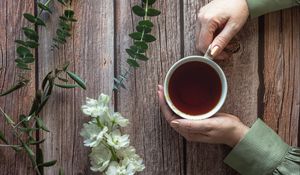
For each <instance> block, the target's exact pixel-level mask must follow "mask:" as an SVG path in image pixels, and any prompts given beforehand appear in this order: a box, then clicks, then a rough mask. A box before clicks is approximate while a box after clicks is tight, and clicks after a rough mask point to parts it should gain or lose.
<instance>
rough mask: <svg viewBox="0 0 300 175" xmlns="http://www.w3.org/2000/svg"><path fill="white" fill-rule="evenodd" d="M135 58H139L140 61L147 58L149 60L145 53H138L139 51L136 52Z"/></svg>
mask: <svg viewBox="0 0 300 175" xmlns="http://www.w3.org/2000/svg"><path fill="white" fill-rule="evenodd" d="M136 58H137V59H139V60H142V61H147V60H149V58H148V57H146V56H145V55H143V54H140V53H138V54H136Z"/></svg>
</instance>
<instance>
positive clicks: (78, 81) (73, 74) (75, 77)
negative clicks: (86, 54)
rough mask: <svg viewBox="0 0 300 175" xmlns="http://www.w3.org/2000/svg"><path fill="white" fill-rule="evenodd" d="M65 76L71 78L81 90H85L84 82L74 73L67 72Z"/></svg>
mask: <svg viewBox="0 0 300 175" xmlns="http://www.w3.org/2000/svg"><path fill="white" fill-rule="evenodd" d="M67 74H68V75H69V77H70V78H72V79H73V80H74V81H75V82H76V83H77V84H78V85H79V86H80V87H82V89H86V85H85V82H84V81H83V80H82V79H81V78H80V77H79V76H78V75H76V74H75V73H73V72H70V71H67Z"/></svg>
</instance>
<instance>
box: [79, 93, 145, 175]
mask: <svg viewBox="0 0 300 175" xmlns="http://www.w3.org/2000/svg"><path fill="white" fill-rule="evenodd" d="M109 100H110V99H109V96H107V95H105V94H101V95H100V96H99V98H98V100H95V99H90V98H87V99H86V104H85V105H83V106H82V107H81V109H82V112H83V113H84V114H85V115H88V116H90V117H91V121H89V122H88V123H85V124H83V129H82V131H81V133H80V135H81V136H82V137H83V138H84V146H87V147H91V148H92V151H91V153H90V155H89V157H90V160H91V170H92V171H95V172H103V174H105V175H133V174H135V172H140V171H143V169H144V168H145V166H144V164H143V160H142V159H141V158H140V156H139V155H137V154H136V151H135V149H134V147H132V146H130V145H129V143H130V140H129V135H127V134H124V135H122V133H121V131H120V130H119V129H120V127H125V126H127V125H128V123H129V122H128V119H126V118H124V117H123V116H122V115H121V114H120V113H118V112H112V110H110V108H109V107H108V104H109Z"/></svg>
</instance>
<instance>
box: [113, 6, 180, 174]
mask: <svg viewBox="0 0 300 175" xmlns="http://www.w3.org/2000/svg"><path fill="white" fill-rule="evenodd" d="M137 3H140V1H139V0H132V1H128V0H119V1H116V24H115V25H116V33H117V36H116V53H117V54H116V61H117V68H118V69H117V70H118V73H120V70H124V69H125V68H126V67H127V63H126V59H127V54H126V52H125V49H126V48H127V47H129V46H130V44H131V42H132V41H131V39H129V37H128V34H129V33H131V32H132V31H134V28H135V25H136V24H137V21H138V20H139V19H140V18H139V17H136V16H135V15H132V14H131V12H130V10H131V7H132V6H134V5H135V4H137ZM155 7H157V8H158V9H160V10H161V11H162V14H161V15H160V16H159V17H158V18H152V20H153V21H154V24H155V27H154V35H155V36H156V37H157V41H155V42H154V43H153V44H151V45H150V49H149V52H148V56H149V57H150V58H151V59H150V60H149V61H147V62H145V63H141V68H139V69H137V70H136V71H134V72H132V74H131V76H130V79H129V81H128V82H127V83H126V86H127V90H124V89H122V90H121V91H120V93H119V94H118V96H117V110H118V111H120V112H121V113H122V114H123V115H125V116H126V117H128V118H129V120H130V122H131V125H130V127H128V128H127V129H126V131H127V132H128V133H130V138H131V142H132V144H133V145H134V146H135V147H136V149H137V152H138V153H139V154H140V155H141V156H142V157H143V159H144V162H145V166H146V169H145V170H144V172H142V173H140V174H147V175H148V174H172V175H176V174H183V173H184V172H183V167H184V165H183V164H184V163H183V162H184V157H183V143H182V138H180V137H179V136H178V134H177V133H176V132H175V131H174V130H172V129H171V128H170V127H169V126H168V124H167V123H166V122H165V120H164V118H163V116H162V114H161V113H160V109H159V105H158V97H157V84H158V83H162V82H163V79H164V76H165V74H166V72H167V71H168V69H169V67H170V66H171V65H172V64H173V63H175V62H176V60H178V59H179V58H180V57H181V53H180V50H181V41H180V37H181V34H180V10H181V9H180V1H179V0H176V1H174V0H166V1H157V3H156V4H155Z"/></svg>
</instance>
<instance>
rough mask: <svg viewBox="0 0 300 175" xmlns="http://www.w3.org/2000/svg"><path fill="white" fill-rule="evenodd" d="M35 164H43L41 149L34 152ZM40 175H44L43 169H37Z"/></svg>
mask: <svg viewBox="0 0 300 175" xmlns="http://www.w3.org/2000/svg"><path fill="white" fill-rule="evenodd" d="M36 163H37V164H43V163H44V155H43V151H42V149H41V148H39V147H37V150H36ZM38 169H39V171H40V173H41V175H43V174H44V167H38Z"/></svg>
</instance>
